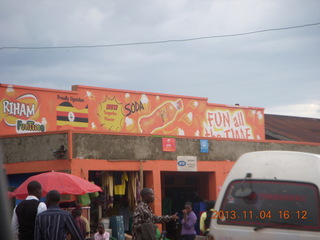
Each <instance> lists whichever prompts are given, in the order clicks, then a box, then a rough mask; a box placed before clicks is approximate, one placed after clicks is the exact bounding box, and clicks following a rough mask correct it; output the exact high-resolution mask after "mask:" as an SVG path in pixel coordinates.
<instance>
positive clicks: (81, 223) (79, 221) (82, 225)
mask: <svg viewBox="0 0 320 240" xmlns="http://www.w3.org/2000/svg"><path fill="white" fill-rule="evenodd" d="M81 214H82V210H81V208H75V209H73V210H72V212H71V215H72V217H73V219H74V221H75V223H76V225H77V227H78V228H79V230H80V232H81V234H82V236H83V237H84V238H86V236H87V230H86V223H85V221H83V220H82V219H81Z"/></svg>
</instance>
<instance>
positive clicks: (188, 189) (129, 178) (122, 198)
mask: <svg viewBox="0 0 320 240" xmlns="http://www.w3.org/2000/svg"><path fill="white" fill-rule="evenodd" d="M0 93H1V99H0V100H1V106H0V114H1V115H0V127H1V135H0V137H1V138H0V139H1V143H2V146H3V152H4V168H5V171H6V174H7V175H8V178H9V185H11V186H12V187H16V186H18V185H19V183H21V182H22V181H23V180H24V179H25V178H26V177H27V176H30V175H33V174H37V173H40V172H46V171H52V170H53V171H65V172H69V173H71V174H74V175H77V176H80V177H82V178H85V179H87V180H89V181H94V182H95V183H96V184H97V185H99V186H101V187H102V188H103V190H104V191H103V193H102V194H100V195H101V197H100V198H97V199H92V200H93V201H92V203H91V204H92V205H94V203H96V204H97V206H98V207H97V208H96V209H94V206H92V209H91V210H92V211H91V213H94V215H92V214H91V215H92V218H91V219H92V222H97V221H100V220H101V219H102V218H104V217H106V216H110V215H116V214H119V211H120V208H122V207H129V208H130V210H131V211H132V209H133V208H134V206H135V205H136V204H137V203H138V201H139V196H138V194H137V193H138V192H139V189H141V188H142V187H151V188H152V189H154V192H155V197H156V199H155V202H154V204H153V206H152V208H153V209H154V212H155V213H156V214H157V215H162V214H165V213H168V214H173V213H174V212H175V211H180V212H181V209H182V207H183V204H184V202H185V201H187V200H188V201H193V202H194V203H201V202H204V201H206V200H215V199H216V197H217V194H218V193H219V188H220V186H221V185H222V184H223V181H224V179H225V178H226V176H227V174H228V172H229V171H230V169H231V167H232V165H233V163H234V161H235V160H236V159H237V158H238V157H239V156H240V155H241V154H242V153H245V152H249V151H257V150H276V149H279V150H295V151H299V150H300V151H306V152H314V153H319V144H313V143H293V142H281V143H280V142H277V141H267V140H265V139H264V135H265V132H264V109H263V108H254V107H243V106H227V105H221V104H210V103H207V99H206V98H198V97H187V96H176V95H165V94H156V93H145V92H136V91H126V90H115V89H103V88H94V87H85V86H74V87H73V91H59V90H51V89H39V88H31V87H22V86H12V85H4V84H1V85H0ZM124 175H125V176H126V177H123V176H124ZM108 178H109V180H110V178H112V181H113V182H112V184H111V183H110V181H108V180H107V179H108ZM119 179H120V180H119ZM123 179H124V183H125V186H122V187H124V189H123V191H121V190H120V191H119V192H118V191H117V193H116V191H115V190H114V186H117V185H123V182H122V180H123ZM115 181H117V182H119V181H120V182H119V184H115ZM119 193H120V194H119ZM73 199H74V197H72V196H70V198H69V199H66V200H73ZM117 204H120V206H117V207H116V205H117ZM122 210H123V209H122ZM200 210H201V209H199V211H200Z"/></svg>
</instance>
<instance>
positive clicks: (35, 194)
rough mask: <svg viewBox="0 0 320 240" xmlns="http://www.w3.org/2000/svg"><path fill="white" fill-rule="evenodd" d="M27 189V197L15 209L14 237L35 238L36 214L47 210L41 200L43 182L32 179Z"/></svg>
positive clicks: (13, 220) (31, 239)
mask: <svg viewBox="0 0 320 240" xmlns="http://www.w3.org/2000/svg"><path fill="white" fill-rule="evenodd" d="M27 189H28V196H27V198H26V199H25V200H23V201H22V202H20V203H19V204H18V205H17V206H16V207H15V208H14V210H13V215H12V221H11V226H12V232H13V237H14V239H19V240H33V239H34V226H35V220H36V216H37V214H39V213H41V212H43V211H45V210H47V206H46V204H45V203H43V202H40V201H39V199H40V198H41V196H42V186H41V184H40V183H39V182H37V181H31V182H29V184H28V186H27Z"/></svg>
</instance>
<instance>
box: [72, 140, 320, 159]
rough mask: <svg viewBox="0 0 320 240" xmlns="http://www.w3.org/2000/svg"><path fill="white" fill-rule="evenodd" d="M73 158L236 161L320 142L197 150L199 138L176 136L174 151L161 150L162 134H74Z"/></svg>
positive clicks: (213, 145) (219, 144)
mask: <svg viewBox="0 0 320 240" xmlns="http://www.w3.org/2000/svg"><path fill="white" fill-rule="evenodd" d="M73 146H74V150H73V155H74V158H85V159H91V158H93V159H108V160H113V159H118V160H121V159H126V160H156V159H167V160H175V159H177V156H185V155H192V156H197V159H198V160H199V161H201V160H213V161H214V160H231V161H235V160H236V159H237V158H238V157H239V156H240V155H241V154H243V153H246V152H251V151H259V150H288V151H301V152H310V153H317V154H320V144H318V145H302V144H294V143H281V142H279V141H278V142H271V141H270V142H269V141H268V142H243V141H222V140H209V153H200V143H199V139H187V138H176V147H177V149H176V152H163V151H162V138H161V137H138V136H119V135H103V134H100V135H99V134H74V137H73Z"/></svg>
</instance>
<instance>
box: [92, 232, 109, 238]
mask: <svg viewBox="0 0 320 240" xmlns="http://www.w3.org/2000/svg"><path fill="white" fill-rule="evenodd" d="M109 237H110V234H109V233H108V232H107V231H105V232H104V234H102V235H101V234H100V233H99V232H97V233H95V234H94V240H109Z"/></svg>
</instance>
